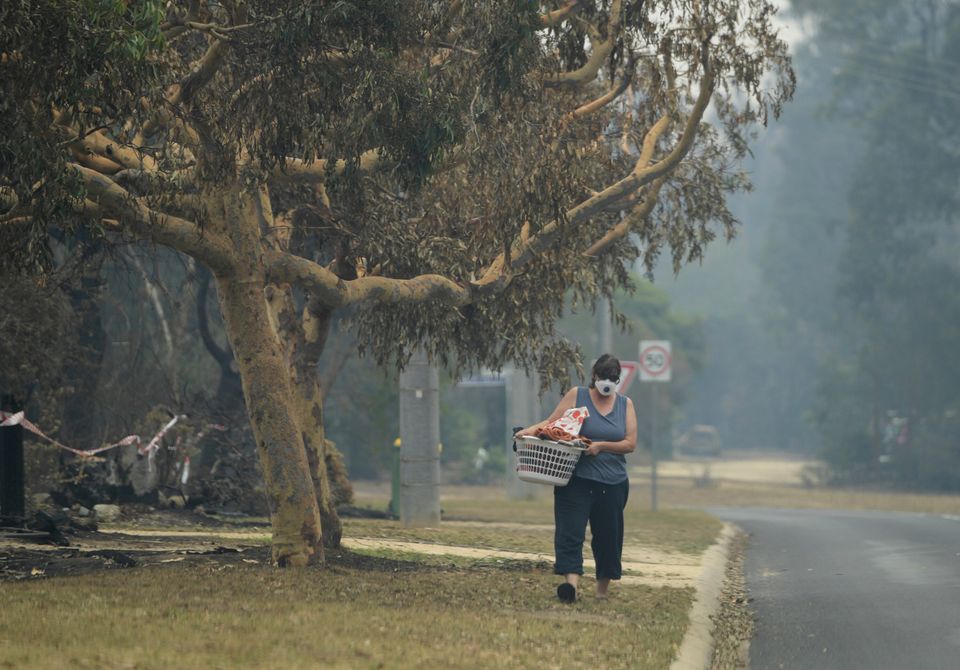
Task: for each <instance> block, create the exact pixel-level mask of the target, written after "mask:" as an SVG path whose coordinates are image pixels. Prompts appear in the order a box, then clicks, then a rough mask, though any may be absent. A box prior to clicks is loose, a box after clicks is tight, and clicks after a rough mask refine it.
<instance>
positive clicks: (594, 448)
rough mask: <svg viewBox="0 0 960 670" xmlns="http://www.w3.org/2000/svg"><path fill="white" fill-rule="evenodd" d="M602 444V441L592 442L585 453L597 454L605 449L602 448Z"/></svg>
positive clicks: (589, 454) (588, 454)
mask: <svg viewBox="0 0 960 670" xmlns="http://www.w3.org/2000/svg"><path fill="white" fill-rule="evenodd" d="M601 444H602V443H601V442H592V443H591V444H590V446H589V447H587V449H586V451H584V452H583V453H585V454H586V455H587V456H596V455H597V454H599V453H600V452H601V451H603V449H601V448H600V445H601Z"/></svg>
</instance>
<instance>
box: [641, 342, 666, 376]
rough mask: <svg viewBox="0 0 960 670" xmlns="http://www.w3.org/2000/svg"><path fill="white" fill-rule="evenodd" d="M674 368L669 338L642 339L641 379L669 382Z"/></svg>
mask: <svg viewBox="0 0 960 670" xmlns="http://www.w3.org/2000/svg"><path fill="white" fill-rule="evenodd" d="M672 368H673V356H672V355H671V353H670V341H669V340H640V381H642V382H668V381H670V372H671V369H672Z"/></svg>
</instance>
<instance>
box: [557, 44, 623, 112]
mask: <svg viewBox="0 0 960 670" xmlns="http://www.w3.org/2000/svg"><path fill="white" fill-rule="evenodd" d="M632 79H633V58H631V59H630V62H629V63H628V65H627V71H626V72H625V73H624V74H623V77H622V78H621V79H620V81H619V82H618V83H617V84H616V85H614V86H613V87H612V88H611V89H610V90H609V91H607V92H606V93H604V94H603V95H601V96H600V97H599V98H596V99H595V100H591V101H590V102H588V103H586V104H584V105H580V106H579V107H577V108H576V109H575V110H573V111H572V112H570V116H571V117H573V118H574V119H582V118H583V117H585V116H589V115H590V114H593V113H594V112H596V111H597V110H600V109H603V108H604V107H606V106H607V105H609V104H610V103H611V102H613V101H614V100H616V99H617V98H619V97H620V96H621V95H622V94H623V92H624V91H626V90H627V87H628V86H629V85H630V81H631V80H632Z"/></svg>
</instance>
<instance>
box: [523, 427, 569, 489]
mask: <svg viewBox="0 0 960 670" xmlns="http://www.w3.org/2000/svg"><path fill="white" fill-rule="evenodd" d="M516 445H517V477H519V478H520V479H521V480H523V481H525V482H533V483H535V484H549V485H550V486H566V485H567V484H568V483H569V482H570V477H572V476H573V468H574V467H576V465H577V461H578V460H580V454H582V453H583V450H584V448H583V447H580V446H577V445H574V444H569V445H567V444H561V443H559V442H551V441H549V440H541V439H540V438H537V437H531V436H524V437H518V438H517V442H516Z"/></svg>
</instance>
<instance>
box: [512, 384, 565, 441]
mask: <svg viewBox="0 0 960 670" xmlns="http://www.w3.org/2000/svg"><path fill="white" fill-rule="evenodd" d="M576 402H577V387H576V386H574V387H573V388H572V389H570V390H569V391H567V392H566V393H565V394H564V396H563V398H561V399H560V402H559V403H558V404H557V408H556V409H555V410H553V414H551V415H550V416H548V417H547V418H546V419H544V420H543V421H541V422H540V423H535V424H533V425H532V426H528V427H526V428H524V429H523V430H519V431H517V434H516V435H514V437H522V436H524V435H536V434H537V431H538V430H540V429H541V428H543V427H544V426H546V425H548V424H551V423H553V422H554V421H556V420H557V419H559V418H560V417H561V416H563V413H564V412H566V411H567V410H568V409H573V407H574V404H575V403H576Z"/></svg>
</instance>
